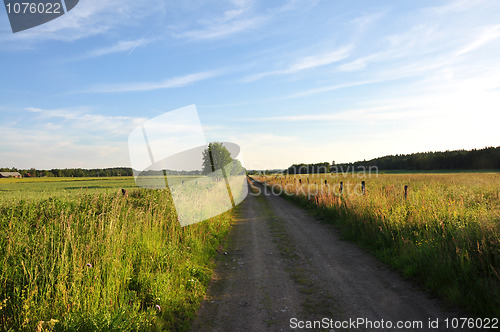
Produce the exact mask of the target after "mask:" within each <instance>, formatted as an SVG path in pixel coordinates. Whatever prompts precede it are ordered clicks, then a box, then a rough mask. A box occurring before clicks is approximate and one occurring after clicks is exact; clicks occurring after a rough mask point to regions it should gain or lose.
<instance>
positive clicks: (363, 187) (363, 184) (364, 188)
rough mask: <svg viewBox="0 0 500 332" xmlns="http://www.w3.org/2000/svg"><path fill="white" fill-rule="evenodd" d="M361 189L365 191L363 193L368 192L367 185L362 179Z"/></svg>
mask: <svg viewBox="0 0 500 332" xmlns="http://www.w3.org/2000/svg"><path fill="white" fill-rule="evenodd" d="M361 191H362V192H363V195H365V194H366V186H365V181H361Z"/></svg>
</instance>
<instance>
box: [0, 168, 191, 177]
mask: <svg viewBox="0 0 500 332" xmlns="http://www.w3.org/2000/svg"><path fill="white" fill-rule="evenodd" d="M0 172H19V173H21V175H22V176H23V177H25V178H29V177H75V178H82V177H112V176H132V175H134V174H133V171H132V168H127V167H115V168H103V169H100V168H96V169H82V168H66V169H57V168H56V169H51V170H38V169H34V168H31V169H17V168H0ZM166 173H167V175H200V174H201V171H170V170H167V171H166ZM158 174H161V175H163V171H148V173H147V174H142V175H158Z"/></svg>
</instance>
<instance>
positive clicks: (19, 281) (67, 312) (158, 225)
mask: <svg viewBox="0 0 500 332" xmlns="http://www.w3.org/2000/svg"><path fill="white" fill-rule="evenodd" d="M184 179H185V177H177V178H172V177H169V181H170V182H172V181H175V180H178V181H182V180H184ZM121 188H125V189H127V190H128V194H127V195H126V196H123V195H122V193H121ZM231 220H232V211H229V212H226V213H224V214H222V215H219V216H217V217H214V218H212V219H210V220H206V221H204V222H201V223H198V224H194V225H190V226H188V227H184V228H182V227H180V225H179V222H178V221H177V215H176V212H175V209H174V206H173V203H172V197H171V195H170V193H169V191H168V190H149V189H139V188H136V187H135V184H134V179H133V178H78V179H77V178H41V179H0V330H3V331H35V330H37V329H42V328H49V327H51V326H53V327H54V329H55V330H56V331H58V330H64V331H68V330H69V331H72V330H75V331H76V330H80V331H95V330H101V331H139V330H152V331H154V330H185V329H186V328H188V326H189V324H190V320H191V319H192V317H193V315H194V313H195V310H196V309H197V307H198V305H199V303H200V301H201V299H202V298H203V296H204V294H205V289H206V287H207V285H208V284H209V282H210V280H211V275H212V269H213V258H214V257H215V255H216V252H217V250H218V248H220V246H221V244H223V239H224V236H225V234H226V233H227V231H228V230H229V227H230V224H231Z"/></svg>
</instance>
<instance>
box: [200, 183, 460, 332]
mask: <svg viewBox="0 0 500 332" xmlns="http://www.w3.org/2000/svg"><path fill="white" fill-rule="evenodd" d="M252 187H253V190H254V193H253V194H252V195H249V196H248V197H247V198H246V200H245V201H244V202H243V203H242V204H241V205H240V207H239V215H240V219H239V221H238V222H237V224H236V225H235V226H234V228H233V231H232V234H231V239H232V240H231V243H230V245H229V248H228V249H227V254H223V255H222V257H221V259H220V262H219V267H218V269H217V271H216V275H215V279H214V282H213V283H212V285H211V287H210V289H209V295H208V297H207V299H206V300H205V301H204V303H203V304H202V307H201V309H200V311H199V313H198V317H197V319H196V320H195V322H194V323H193V331H291V330H302V329H301V327H304V330H311V328H310V327H318V329H316V330H326V331H338V330H374V331H387V330H391V331H397V330H400V331H403V330H404V331H409V330H418V331H426V330H427V331H429V330H432V331H437V330H445V321H444V319H445V318H450V319H451V318H452V317H456V316H461V315H460V314H457V313H455V312H447V311H445V310H444V309H443V306H442V305H440V303H438V302H437V301H436V300H434V299H430V298H429V297H428V296H426V295H425V294H424V293H423V292H422V291H421V290H419V289H418V288H417V287H415V286H414V285H412V284H410V283H408V282H405V281H403V280H402V279H401V278H400V277H399V276H398V274H397V273H396V272H394V271H392V270H390V269H388V268H387V267H386V266H384V265H383V264H382V263H380V262H378V261H377V260H376V259H374V258H373V257H372V256H370V255H369V254H367V253H366V252H365V251H364V250H362V249H360V248H359V247H357V246H356V245H354V244H352V243H349V242H346V241H343V240H341V239H340V237H339V235H338V234H337V232H336V231H335V229H334V228H333V227H332V226H331V225H328V224H326V223H322V222H321V221H318V220H317V219H315V218H313V217H311V216H309V215H308V214H307V213H306V212H305V211H304V210H302V209H300V208H298V207H296V206H294V205H293V204H291V203H290V202H288V201H286V200H285V199H283V198H281V197H277V196H273V195H270V193H265V192H264V189H263V187H262V186H261V185H260V184H256V183H254V184H253V185H252ZM255 191H260V194H259V195H256V193H255ZM436 319H439V321H438V326H437V327H439V329H434V328H431V327H435V326H436V325H435V324H436ZM362 320H363V321H362ZM429 320H430V321H429ZM314 321H320V323H321V324H320V325H316V326H314V325H310V324H314ZM354 322H355V323H356V324H353V323H354ZM430 323H432V324H433V325H431V327H429V324H430ZM316 324H318V322H317V323H316ZM370 324H371V325H370ZM389 324H391V325H389ZM397 324H407V325H406V327H405V326H404V325H403V326H402V328H397V327H398V326H397ZM420 324H421V325H420ZM342 326H343V328H342ZM308 327H309V328H308ZM455 331H457V330H455Z"/></svg>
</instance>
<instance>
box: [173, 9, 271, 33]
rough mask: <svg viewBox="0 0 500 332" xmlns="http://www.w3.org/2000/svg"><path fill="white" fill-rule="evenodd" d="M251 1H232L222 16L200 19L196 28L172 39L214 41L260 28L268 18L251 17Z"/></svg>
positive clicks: (260, 16) (261, 16) (262, 16)
mask: <svg viewBox="0 0 500 332" xmlns="http://www.w3.org/2000/svg"><path fill="white" fill-rule="evenodd" d="M253 2H254V1H252V0H232V1H231V3H232V5H233V6H232V7H231V8H229V9H226V10H224V11H223V12H222V15H219V16H218V17H214V18H212V19H210V20H207V19H201V20H199V21H198V22H196V23H195V25H197V26H198V27H197V28H190V29H186V30H185V31H181V32H176V33H174V37H177V38H182V39H188V40H214V39H221V38H225V37H228V36H231V35H234V34H237V33H240V32H243V31H247V30H252V29H255V28H257V27H259V26H261V25H262V24H263V23H264V22H265V21H266V20H267V19H268V18H266V16H264V15H252V7H253Z"/></svg>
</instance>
